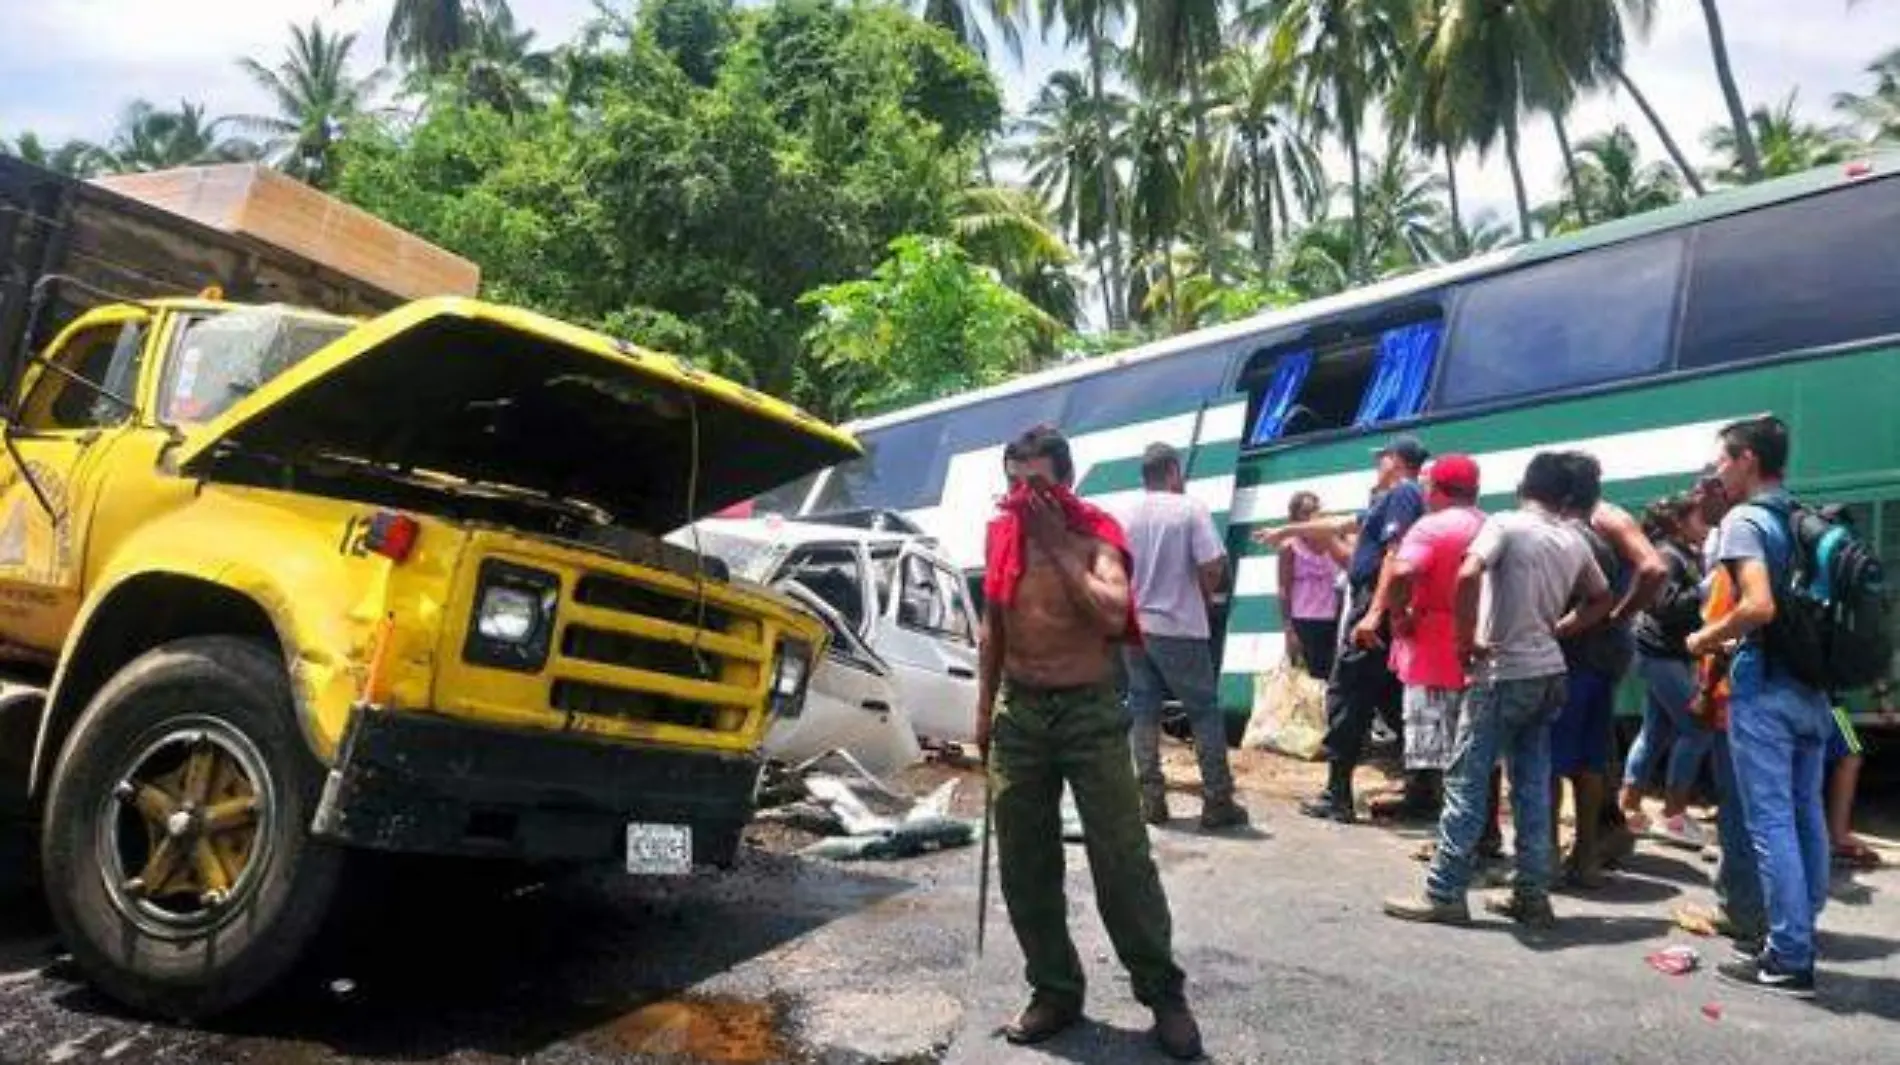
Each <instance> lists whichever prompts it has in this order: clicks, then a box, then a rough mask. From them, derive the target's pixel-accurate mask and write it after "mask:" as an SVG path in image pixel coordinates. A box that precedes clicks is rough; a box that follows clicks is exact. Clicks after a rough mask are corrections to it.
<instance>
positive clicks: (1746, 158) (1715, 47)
mask: <svg viewBox="0 0 1900 1065" xmlns="http://www.w3.org/2000/svg"><path fill="white" fill-rule="evenodd" d="M1702 18H1703V21H1705V22H1707V23H1708V25H1709V51H1710V52H1712V53H1714V55H1715V77H1716V80H1717V81H1720V82H1721V83H1722V99H1723V100H1724V101H1725V102H1726V103H1727V104H1728V120H1729V123H1730V124H1731V125H1733V126H1734V127H1735V154H1736V156H1737V157H1738V158H1739V159H1740V160H1741V164H1742V172H1743V173H1745V174H1747V175H1748V180H1750V181H1760V180H1761V153H1760V152H1759V151H1757V150H1756V148H1755V134H1754V132H1753V131H1752V130H1750V129H1749V128H1748V109H1747V108H1746V107H1744V106H1743V105H1742V90H1741V89H1740V88H1738V87H1736V85H1735V69H1734V68H1733V67H1731V66H1729V61H1728V41H1727V40H1726V39H1725V38H1724V37H1723V34H1722V12H1721V10H1720V8H1719V6H1718V5H1717V4H1716V0H1702Z"/></svg>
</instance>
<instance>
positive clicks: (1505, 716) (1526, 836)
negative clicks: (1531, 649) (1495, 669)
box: [1425, 673, 1565, 902]
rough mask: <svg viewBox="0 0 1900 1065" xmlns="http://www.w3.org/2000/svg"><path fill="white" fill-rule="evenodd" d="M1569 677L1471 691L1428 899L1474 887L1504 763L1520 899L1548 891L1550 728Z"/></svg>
mask: <svg viewBox="0 0 1900 1065" xmlns="http://www.w3.org/2000/svg"><path fill="white" fill-rule="evenodd" d="M1564 697H1565V688H1564V675H1563V674H1561V673H1558V674H1554V675H1552V676H1548V677H1533V678H1530V679H1528V680H1502V681H1488V682H1483V683H1478V684H1473V685H1472V686H1471V687H1470V688H1468V689H1466V691H1465V704H1464V713H1463V714H1462V715H1461V716H1460V718H1459V721H1458V749H1457V750H1456V751H1455V752H1454V753H1453V754H1452V759H1451V768H1450V769H1447V770H1446V771H1445V812H1444V814H1443V815H1442V816H1441V817H1440V818H1439V821H1438V851H1437V853H1436V854H1435V855H1434V856H1433V857H1432V869H1431V872H1430V873H1428V874H1426V877H1425V893H1426V894H1428V895H1430V896H1431V897H1432V898H1434V899H1438V900H1440V901H1447V902H1448V901H1452V900H1455V899H1462V898H1464V896H1465V892H1466V891H1467V890H1468V889H1469V888H1470V886H1471V872H1472V865H1473V856H1474V855H1475V853H1476V851H1477V848H1478V840H1479V839H1480V838H1481V837H1482V836H1483V835H1484V829H1485V825H1486V824H1487V823H1488V822H1489V821H1490V820H1491V810H1490V806H1491V795H1490V782H1491V767H1492V766H1494V765H1496V764H1497V762H1498V758H1499V757H1503V758H1504V760H1505V764H1506V768H1507V769H1508V771H1509V773H1510V776H1511V817H1512V820H1513V823H1514V825H1515V827H1516V829H1517V847H1516V851H1517V894H1518V896H1519V897H1521V898H1528V899H1537V898H1542V897H1544V896H1545V895H1547V894H1549V893H1550V876H1551V865H1552V863H1551V841H1550V723H1551V721H1552V719H1554V718H1555V717H1556V716H1557V713H1558V711H1560V710H1562V709H1563V705H1564Z"/></svg>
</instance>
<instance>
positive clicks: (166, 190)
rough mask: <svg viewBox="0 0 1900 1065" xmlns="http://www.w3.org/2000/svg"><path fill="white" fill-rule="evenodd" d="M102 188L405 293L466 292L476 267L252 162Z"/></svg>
mask: <svg viewBox="0 0 1900 1065" xmlns="http://www.w3.org/2000/svg"><path fill="white" fill-rule="evenodd" d="M95 184H97V185H99V186H100V187H102V188H106V189H110V190H112V191H114V192H118V193H121V194H123V195H126V196H130V197H132V198H134V199H137V200H140V201H142V202H145V203H148V204H151V205H153V206H155V207H159V208H162V209H164V210H167V211H170V212H172V213H174V214H179V215H183V216H184V217H187V218H191V219H193V220H194V221H197V222H201V223H203V224H205V225H208V226H211V227H213V228H215V229H219V230H222V231H224V232H226V233H232V234H238V235H242V236H246V237H250V238H252V239H255V240H258V241H261V242H263V243H265V244H268V245H270V246H272V247H275V248H279V249H282V250H284V251H288V252H290V253H292V254H294V255H296V256H298V257H300V258H303V259H306V260H308V261H310V262H312V263H316V264H319V265H321V266H324V267H326V268H328V269H330V270H334V271H336V272H337V273H339V274H342V275H344V276H346V277H350V278H355V279H358V280H360V281H363V282H365V283H367V284H369V285H372V286H374V287H376V288H379V289H382V290H384V291H387V292H391V293H394V294H396V295H398V296H402V297H405V298H409V299H416V298H421V297H424V296H437V295H462V296H472V295H474V294H475V293H476V291H477V289H478V288H479V287H480V283H481V272H480V270H479V269H478V268H477V267H476V265H475V264H474V263H472V262H470V261H468V260H467V259H464V258H462V257H461V256H458V255H454V254H452V253H450V252H447V251H444V250H443V249H441V248H438V247H436V246H435V245H433V244H430V243H429V242H427V241H425V240H423V239H422V238H420V237H417V236H415V235H414V234H411V233H407V232H405V231H403V230H401V229H399V228H397V227H395V226H392V225H390V224H389V223H387V222H385V221H383V220H382V219H380V218H377V217H376V216H374V215H372V214H370V213H369V212H367V211H363V210H361V209H359V208H357V207H353V206H351V205H350V204H346V203H344V202H343V201H341V200H338V199H336V198H334V197H331V196H327V195H325V194H323V193H321V192H319V191H317V190H316V189H313V188H310V187H309V186H307V185H304V184H302V183H301V182H298V181H295V180H293V179H291V178H289V177H286V176H284V175H282V174H280V173H278V172H276V171H275V170H271V169H269V168H267V167H264V166H260V165H257V164H231V165H226V166H207V167H188V168H184V169H180V170H168V171H160V172H157V173H151V174H125V175H115V176H112V177H106V178H99V179H96V180H95Z"/></svg>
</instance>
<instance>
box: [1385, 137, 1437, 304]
mask: <svg viewBox="0 0 1900 1065" xmlns="http://www.w3.org/2000/svg"><path fill="white" fill-rule="evenodd" d="M1392 139H1393V144H1392V145H1391V147H1390V148H1389V149H1388V150H1387V152H1386V154H1385V155H1384V156H1383V157H1381V158H1379V159H1377V160H1375V161H1374V162H1373V165H1372V167H1371V171H1372V173H1371V180H1369V181H1368V182H1367V183H1366V190H1365V199H1364V204H1363V210H1364V211H1365V213H1366V218H1365V229H1366V249H1367V251H1368V252H1369V253H1370V254H1371V258H1372V261H1373V262H1374V263H1376V264H1377V265H1378V267H1379V269H1380V273H1381V274H1390V273H1395V272H1402V271H1405V270H1409V269H1412V268H1413V267H1417V266H1423V265H1426V264H1428V263H1434V262H1438V261H1440V260H1442V259H1444V258H1445V257H1446V251H1447V248H1448V247H1449V246H1450V245H1451V243H1452V242H1451V241H1450V240H1449V239H1448V234H1447V232H1446V228H1447V227H1446V223H1447V214H1446V210H1445V199H1444V197H1445V179H1444V178H1443V177H1441V176H1439V175H1437V174H1434V173H1432V172H1431V170H1430V168H1429V167H1428V166H1427V165H1426V164H1425V163H1423V162H1421V161H1420V160H1419V158H1418V157H1417V156H1415V155H1413V154H1411V153H1410V152H1409V151H1407V150H1406V148H1405V144H1404V141H1403V140H1402V139H1401V138H1399V137H1394V138H1392Z"/></svg>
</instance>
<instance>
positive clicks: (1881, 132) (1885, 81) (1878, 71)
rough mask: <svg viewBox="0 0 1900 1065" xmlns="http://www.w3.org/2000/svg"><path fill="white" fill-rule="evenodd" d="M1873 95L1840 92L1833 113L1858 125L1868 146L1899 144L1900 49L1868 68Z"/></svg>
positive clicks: (1835, 97) (1836, 97)
mask: <svg viewBox="0 0 1900 1065" xmlns="http://www.w3.org/2000/svg"><path fill="white" fill-rule="evenodd" d="M1867 73H1869V74H1871V75H1873V78H1874V91H1872V92H1870V93H1867V94H1866V95H1862V94H1860V93H1853V92H1843V93H1837V94H1835V96H1834V110H1836V111H1839V112H1840V113H1841V114H1843V115H1846V116H1847V117H1848V118H1850V119H1852V120H1853V121H1854V123H1855V124H1856V125H1858V126H1859V127H1860V128H1861V129H1862V130H1863V131H1864V132H1865V133H1866V136H1867V141H1868V143H1870V144H1873V143H1880V142H1883V141H1900V48H1895V49H1894V50H1893V51H1891V52H1888V53H1887V54H1886V55H1883V56H1881V57H1880V58H1879V59H1876V60H1874V61H1873V62H1872V63H1869V64H1868V65H1867Z"/></svg>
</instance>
